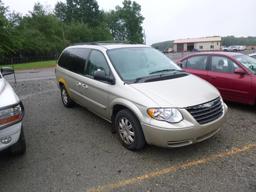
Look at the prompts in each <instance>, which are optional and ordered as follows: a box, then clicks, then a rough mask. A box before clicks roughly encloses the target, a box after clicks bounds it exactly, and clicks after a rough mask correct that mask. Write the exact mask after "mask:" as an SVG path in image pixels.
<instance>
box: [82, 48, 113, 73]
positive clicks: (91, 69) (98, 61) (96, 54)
mask: <svg viewBox="0 0 256 192" xmlns="http://www.w3.org/2000/svg"><path fill="white" fill-rule="evenodd" d="M98 70H102V71H104V72H105V74H106V76H109V75H110V70H109V67H108V63H107V61H106V59H105V56H104V55H103V54H102V53H101V52H100V51H96V50H93V51H92V52H91V54H90V58H89V61H88V63H87V67H86V72H85V74H86V75H89V76H92V77H93V76H94V73H95V71H98Z"/></svg>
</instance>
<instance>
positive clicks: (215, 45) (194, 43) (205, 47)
mask: <svg viewBox="0 0 256 192" xmlns="http://www.w3.org/2000/svg"><path fill="white" fill-rule="evenodd" d="M173 43H174V45H173V50H174V52H184V51H193V50H198V51H218V50H220V49H221V37H219V36H213V37H202V38H188V39H177V40H175V41H174V42H173Z"/></svg>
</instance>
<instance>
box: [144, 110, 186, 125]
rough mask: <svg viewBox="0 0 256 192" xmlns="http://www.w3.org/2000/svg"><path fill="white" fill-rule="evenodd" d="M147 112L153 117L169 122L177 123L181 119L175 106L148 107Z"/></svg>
mask: <svg viewBox="0 0 256 192" xmlns="http://www.w3.org/2000/svg"><path fill="white" fill-rule="evenodd" d="M147 113H148V115H149V116H150V117H151V118H153V119H156V120H159V121H166V122H169V123H179V122H180V121H182V119H183V117H182V114H181V113H180V111H179V110H178V109H175V108H150V109H148V110H147Z"/></svg>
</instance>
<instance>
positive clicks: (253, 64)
mask: <svg viewBox="0 0 256 192" xmlns="http://www.w3.org/2000/svg"><path fill="white" fill-rule="evenodd" d="M235 58H236V59H237V60H238V61H239V62H240V63H241V64H242V65H243V66H245V67H246V68H247V69H249V70H250V71H251V72H253V73H254V74H256V59H254V58H252V57H249V56H247V55H236V56H235Z"/></svg>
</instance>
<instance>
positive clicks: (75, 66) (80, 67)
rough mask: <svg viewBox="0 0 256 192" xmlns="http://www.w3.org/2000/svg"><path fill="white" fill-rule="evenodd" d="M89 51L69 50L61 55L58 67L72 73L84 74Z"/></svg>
mask: <svg viewBox="0 0 256 192" xmlns="http://www.w3.org/2000/svg"><path fill="white" fill-rule="evenodd" d="M89 52H90V49H85V48H70V49H66V50H64V52H63V53H62V54H61V56H60V58H59V61H58V65H59V66H60V67H63V68H65V69H67V70H70V71H72V72H74V73H78V74H84V70H85V64H86V61H87V58H88V55H89Z"/></svg>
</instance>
